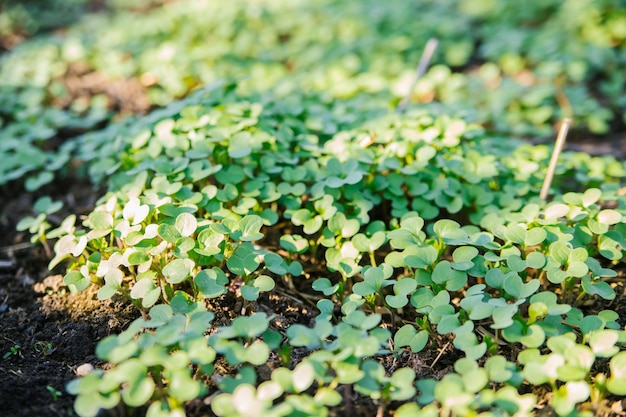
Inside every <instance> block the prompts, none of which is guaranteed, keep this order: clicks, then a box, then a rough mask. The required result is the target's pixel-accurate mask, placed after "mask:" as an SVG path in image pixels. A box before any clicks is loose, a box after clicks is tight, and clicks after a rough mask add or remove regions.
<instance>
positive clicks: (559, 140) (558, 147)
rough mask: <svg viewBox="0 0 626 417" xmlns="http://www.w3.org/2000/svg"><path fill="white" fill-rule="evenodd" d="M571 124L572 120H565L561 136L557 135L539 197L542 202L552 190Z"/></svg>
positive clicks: (560, 132) (562, 124) (560, 131)
mask: <svg viewBox="0 0 626 417" xmlns="http://www.w3.org/2000/svg"><path fill="white" fill-rule="evenodd" d="M571 123H572V120H571V119H569V118H567V119H563V122H562V123H561V128H560V129H559V134H558V135H557V137H556V143H555V144H554V150H553V151H552V158H551V159H550V165H548V171H547V172H546V178H545V179H544V180H543V186H542V187H541V193H540V194H539V197H540V198H541V199H542V200H545V199H546V198H547V197H548V191H549V190H550V185H551V184H552V179H553V178H554V171H555V170H556V164H557V163H558V161H559V155H560V154H561V151H562V150H563V145H564V144H565V138H566V137H567V131H568V130H569V127H570V125H571Z"/></svg>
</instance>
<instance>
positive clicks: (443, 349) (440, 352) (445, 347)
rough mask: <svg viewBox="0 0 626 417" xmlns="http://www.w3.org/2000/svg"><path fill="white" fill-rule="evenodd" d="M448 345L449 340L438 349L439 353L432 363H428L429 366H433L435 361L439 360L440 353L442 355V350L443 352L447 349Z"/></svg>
mask: <svg viewBox="0 0 626 417" xmlns="http://www.w3.org/2000/svg"><path fill="white" fill-rule="evenodd" d="M448 346H450V342H448V343H446V344H445V346H444V347H443V348H442V349H441V350H440V351H439V354H438V355H437V357H436V358H435V360H434V361H433V363H431V364H430V368H432V367H433V366H435V364H436V363H437V362H439V359H440V358H441V355H443V352H445V351H446V349H448Z"/></svg>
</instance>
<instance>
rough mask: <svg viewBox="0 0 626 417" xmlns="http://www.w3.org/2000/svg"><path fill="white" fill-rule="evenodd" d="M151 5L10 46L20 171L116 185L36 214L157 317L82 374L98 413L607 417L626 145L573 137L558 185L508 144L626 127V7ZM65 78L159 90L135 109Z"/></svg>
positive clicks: (535, 151) (533, 154)
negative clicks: (403, 102)
mask: <svg viewBox="0 0 626 417" xmlns="http://www.w3.org/2000/svg"><path fill="white" fill-rule="evenodd" d="M488 3H489V4H488ZM527 3H528V2H527ZM561 3H562V4H561ZM76 4H77V5H80V4H82V3H81V2H76ZM152 4H153V2H146V3H145V5H144V7H145V8H144V9H141V8H136V9H131V10H130V11H128V10H126V11H125V12H124V13H122V12H119V11H117V10H118V8H121V7H122V5H120V4H117V2H111V3H110V4H109V6H108V7H109V8H110V10H109V11H108V13H109V14H108V15H107V16H103V15H98V14H96V15H87V16H85V21H84V22H81V23H79V24H77V25H76V26H73V27H71V28H70V29H69V30H68V31H67V32H66V33H64V34H62V35H58V36H52V37H46V38H40V39H33V40H32V41H26V42H24V43H23V44H22V45H20V46H19V47H16V48H15V49H14V50H12V51H11V52H10V53H7V54H5V55H3V56H2V57H1V58H0V59H1V60H2V61H0V64H1V65H0V76H2V77H3V78H2V79H3V82H6V85H3V86H0V87H1V88H2V89H1V90H0V126H1V127H2V131H1V133H2V135H3V141H2V142H0V156H2V160H3V161H6V163H5V164H3V165H2V168H1V169H0V185H3V184H10V186H13V185H14V184H15V183H18V185H19V186H21V185H22V184H23V185H24V187H25V188H26V189H27V190H30V191H33V190H36V189H38V188H39V187H41V186H43V185H45V184H47V183H49V182H51V181H53V179H54V178H55V176H59V175H86V176H88V177H89V178H90V180H91V181H92V182H93V183H94V184H97V185H99V186H100V187H102V189H104V190H105V191H104V195H102V197H101V198H100V199H99V200H98V202H97V203H96V204H95V207H93V209H92V210H90V212H89V213H88V214H86V215H84V216H77V215H76V214H71V215H69V216H68V217H67V218H65V219H64V220H62V221H57V220H58V219H53V217H54V216H55V213H57V212H58V211H59V210H60V209H61V207H62V204H61V203H59V202H56V201H53V199H51V198H50V197H42V198H40V199H38V200H37V201H36V203H35V205H34V207H33V212H34V215H33V216H30V217H26V218H24V219H23V220H22V221H21V222H20V223H19V224H18V225H17V228H18V230H20V231H26V230H28V231H29V232H30V233H31V234H32V242H41V243H42V244H43V245H44V246H45V248H46V250H47V251H48V252H49V255H50V258H51V261H50V264H49V267H50V268H55V267H58V266H59V265H62V266H63V268H66V272H65V274H64V278H63V281H64V284H65V285H66V287H67V288H68V289H69V290H70V291H71V292H73V293H81V292H83V291H86V290H90V291H93V293H94V294H95V297H97V299H99V300H102V301H104V300H109V299H112V298H114V299H121V300H124V302H126V303H128V304H132V305H134V306H135V307H136V309H137V311H140V312H141V317H140V318H138V319H137V320H135V321H133V322H132V323H130V325H129V326H128V327H127V329H126V330H125V331H123V332H122V333H120V334H114V335H111V336H108V337H106V338H104V339H102V340H101V341H100V342H99V344H98V347H97V349H96V354H97V356H98V358H99V359H101V360H102V361H104V362H106V363H107V366H106V367H105V368H104V369H96V370H94V371H92V372H91V373H88V374H87V375H85V376H83V377H81V378H78V379H75V380H73V381H71V382H69V383H68V385H67V391H68V392H69V393H70V394H72V395H75V396H76V400H75V411H76V413H77V414H78V415H80V416H81V417H87V416H96V415H98V413H99V412H100V410H102V409H112V408H115V407H118V408H119V407H123V408H128V409H134V410H136V412H138V413H140V414H146V415H148V416H150V417H158V416H181V415H185V413H186V412H188V411H189V409H190V405H191V404H192V403H195V404H196V405H197V404H198V403H199V402H200V401H202V402H203V404H204V405H205V406H206V410H205V411H206V412H209V409H210V412H212V413H213V414H214V415H217V416H233V417H234V416H302V415H308V416H324V415H339V414H341V413H344V414H345V413H349V412H350V410H352V409H353V407H354V405H355V404H358V403H359V401H365V402H368V404H371V405H373V407H374V408H375V409H376V410H377V415H379V416H382V415H385V413H389V412H393V413H394V415H396V416H435V415H457V416H474V415H479V414H480V415H511V416H512V415H529V414H531V413H533V412H536V410H538V409H539V408H542V407H546V406H548V407H551V409H552V410H553V411H554V413H555V414H556V415H559V416H570V415H606V414H608V411H607V410H608V409H609V407H610V405H611V404H613V403H614V402H615V401H617V400H619V399H621V398H623V397H624V396H625V395H626V391H624V386H626V377H625V375H626V359H625V358H626V357H625V356H624V355H625V353H624V344H625V343H626V333H625V332H624V330H623V326H624V321H623V317H620V316H619V315H618V314H617V313H616V312H615V311H614V309H611V305H612V303H613V302H614V301H615V300H617V299H619V298H620V297H623V294H620V293H618V292H617V291H623V287H621V286H620V285H619V284H620V282H619V281H620V280H621V279H622V277H621V274H622V273H621V267H622V265H621V263H622V259H623V256H624V248H626V242H625V238H626V221H625V216H626V200H625V198H626V197H624V194H625V193H624V188H623V187H624V177H626V168H625V165H624V163H623V162H621V161H619V160H617V159H615V158H614V157H612V156H604V157H591V156H589V155H587V154H583V153H565V154H563V156H562V157H561V160H560V163H559V165H558V169H557V174H556V179H555V181H554V182H553V184H552V188H551V189H550V194H549V199H548V201H545V200H543V199H541V198H539V192H540V189H541V185H542V182H543V179H544V172H545V169H546V167H547V164H548V159H549V157H550V148H549V147H548V146H543V145H540V146H532V145H529V144H528V143H527V142H524V141H522V140H520V139H513V138H512V136H514V135H533V136H535V137H541V136H546V135H548V134H549V133H550V132H551V130H552V129H551V127H550V122H555V121H556V120H558V119H559V118H561V117H562V116H575V117H576V120H577V122H578V125H577V126H578V128H579V129H585V130H587V131H591V132H594V133H604V132H607V131H609V130H610V129H611V124H613V126H618V125H619V124H620V123H621V122H620V121H619V118H620V117H622V116H623V115H622V114H621V113H623V109H624V103H623V102H622V101H621V98H620V97H621V96H623V94H621V93H623V87H624V83H623V82H622V81H623V80H621V79H619V76H616V75H615V74H616V73H618V72H619V71H617V70H616V68H617V66H618V65H619V63H620V62H622V61H623V57H624V46H623V40H624V37H625V35H624V24H625V23H624V22H625V20H624V19H626V17H625V16H624V13H623V10H622V9H620V8H619V7H618V6H619V4H620V2H610V1H606V2H599V3H584V4H583V3H580V4H578V3H576V4H575V2H530V3H528V4H525V5H524V7H523V8H522V9H519V7H521V6H519V7H518V6H510V8H506V10H503V9H501V6H499V5H496V4H491V2H486V1H481V0H460V1H452V0H451V1H442V2H423V4H421V6H420V10H419V13H420V16H421V19H422V20H423V24H420V25H419V27H418V26H417V25H416V24H415V18H414V17H415V16H414V14H413V13H412V12H411V10H412V9H410V7H409V9H410V10H408V11H407V7H408V6H407V4H406V2H402V1H390V2H384V3H380V2H374V1H363V2H357V3H354V4H344V3H343V2H335V1H327V2H300V1H296V2H283V1H278V0H277V1H269V2H261V3H249V4H248V3H247V2H243V1H232V2H229V3H228V4H221V3H220V5H219V7H218V6H217V5H216V4H217V3H213V2H206V3H205V2H188V1H179V2H166V4H165V5H164V6H163V7H162V8H158V7H157V8H154V9H152V10H150V11H149V12H147V11H146V10H148V9H149V8H150V7H151V5H152ZM77 7H78V6H77ZM518 9H519V10H518ZM11 10H16V9H11ZM450 10H453V11H454V13H453V14H451V13H450ZM13 13H14V12H13ZM450 14H451V15H450ZM443 15H450V16H449V17H448V18H447V19H448V20H445V21H446V22H448V23H447V24H446V25H442V24H441V22H442V21H443V20H442V16H443ZM582 15H585V16H591V17H589V18H585V19H583V20H581V18H580V16H582ZM129 22H133V27H135V28H138V29H137V31H134V32H132V33H131V32H129V31H128V30H127V28H128V27H129V26H130V23H129ZM137 22H141V23H142V24H141V25H138V24H135V23H137ZM566 23H567V24H566ZM555 27H557V28H559V32H558V33H554V31H555V29H554V28H555ZM85 28H89V31H88V32H87V31H86V30H85ZM156 28H167V31H162V30H156ZM207 28H210V30H208V29H207ZM33 30H35V29H33ZM104 33H109V34H110V33H116V34H117V35H116V36H112V37H111V36H107V37H105V36H99V35H100V34H104ZM166 33H167V36H165V34H166ZM200 33H203V34H206V33H210V36H211V37H212V38H211V42H210V44H211V48H207V47H206V39H204V38H203V37H201V36H200V35H199V34H200ZM433 36H436V37H437V38H439V40H440V42H441V43H440V45H441V46H440V48H439V49H438V52H437V55H436V56H435V58H434V59H435V63H436V65H435V66H433V67H432V68H431V69H430V70H429V71H428V72H427V74H426V75H425V76H424V77H423V78H422V79H420V80H419V82H418V84H417V86H416V90H415V94H414V95H413V96H411V97H412V100H413V101H414V105H413V106H409V107H408V109H407V110H406V111H405V112H403V113H402V114H399V113H398V112H395V111H394V106H395V105H396V104H397V102H398V101H399V100H400V98H401V97H402V96H404V95H405V94H406V91H403V88H404V87H403V86H404V85H405V84H407V83H406V82H405V81H406V80H407V79H408V78H407V77H410V74H411V72H412V69H411V66H412V64H413V63H414V62H415V61H416V60H417V59H416V58H417V53H418V52H419V49H418V48H414V45H413V42H417V43H418V44H419V45H423V44H424V43H425V41H426V39H429V38H430V37H433ZM165 37H166V38H167V39H165ZM555 50H558V51H560V54H559V58H558V60H557V58H555V54H554V51H555ZM581 51H584V52H581ZM582 53H584V54H585V55H584V56H582V55H581V54H582ZM29 57H30V58H29ZM33 57H37V59H38V60H39V65H37V66H32V65H29V62H31V61H29V59H31V60H32V59H35V58H33ZM130 57H132V59H131V58H130ZM587 57H591V58H589V59H587ZM24 68H27V69H28V71H23V69H24ZM18 70H19V71H18ZM68 74H70V75H72V76H74V75H76V74H78V75H79V76H80V77H82V76H85V75H88V74H92V76H93V77H95V79H98V80H100V81H101V82H104V83H105V84H106V82H107V81H111V80H117V81H120V80H122V81H124V82H128V83H134V84H133V85H135V86H141V87H140V92H141V94H140V95H139V97H140V99H141V100H144V105H143V107H141V106H139V107H141V108H142V110H148V108H151V109H152V110H153V111H151V112H149V114H147V115H145V116H141V117H140V116H132V117H128V118H124V119H121V120H117V119H118V118H119V117H120V114H121V113H123V110H124V109H122V108H121V107H120V106H117V105H116V104H115V103H114V97H115V96H114V94H113V93H111V91H110V90H107V91H105V90H102V91H100V90H98V88H99V87H97V86H94V85H91V86H90V87H88V88H87V87H85V86H86V85H87V84H85V82H86V81H85V79H83V78H81V80H80V81H76V80H74V79H73V80H72V81H71V82H70V80H69V79H68V78H69V77H68ZM5 75H6V76H5ZM241 76H245V78H243V79H240V80H238V81H236V82H235V81H233V82H229V81H223V80H224V79H227V80H228V79H230V80H232V79H234V78H236V77H241ZM80 77H79V78H80ZM91 80H92V81H93V79H91ZM103 80H104V81H103ZM590 80H594V81H595V80H598V83H597V85H598V87H597V88H595V87H594V88H591V87H590V84H591V83H589V82H588V81H590ZM586 81H587V82H586ZM76 82H78V85H80V86H83V87H85V88H86V89H88V90H89V94H88V95H87V96H86V97H83V96H80V94H79V93H80V91H79V90H80V88H79V89H78V90H77V89H75V88H74V87H76V85H77V84H76ZM120 82H121V81H120ZM128 85H130V84H128ZM72 86H73V87H72ZM620 92H621V93H620ZM620 94H621V95H620ZM416 101H417V102H419V103H420V105H419V106H418V105H415V102H416ZM431 102H432V103H431ZM146 103H147V104H146ZM131 107H132V106H131ZM139 107H135V110H137V109H138V108H139ZM5 138H6V139H5ZM51 242H53V250H51V248H50V246H51V244H52V243H51ZM271 297H288V298H289V299H291V300H294V301H295V302H297V303H299V304H300V305H304V306H307V308H308V310H307V313H306V314H304V313H303V315H302V316H301V317H297V318H294V317H293V316H294V315H293V314H291V315H289V314H287V313H288V312H287V311H280V310H279V309H269V308H268V307H267V305H266V304H265V303H266V302H267V300H269V299H270V298H271ZM227 305H228V308H226V306H227ZM598 306H602V307H598ZM604 306H607V307H606V308H605V307H604ZM301 311H302V312H304V309H302V310H301ZM19 350H20V346H17V349H16V350H15V352H11V353H8V354H7V356H12V355H13V356H14V355H18V354H19ZM420 357H425V358H426V357H428V358H432V359H431V363H430V364H429V365H430V369H431V371H429V372H430V373H428V374H427V375H424V374H422V373H420V372H416V370H417V368H416V367H413V366H411V364H410V361H409V360H407V358H420ZM442 357H443V358H444V359H441V358H442ZM440 360H441V362H443V361H447V363H448V365H449V366H448V368H447V371H448V372H446V368H445V366H442V367H441V369H439V370H438V368H437V364H438V362H439V363H440V364H441V362H440ZM444 374H445V375H444ZM55 392H56V391H55ZM546 393H549V394H548V395H546Z"/></svg>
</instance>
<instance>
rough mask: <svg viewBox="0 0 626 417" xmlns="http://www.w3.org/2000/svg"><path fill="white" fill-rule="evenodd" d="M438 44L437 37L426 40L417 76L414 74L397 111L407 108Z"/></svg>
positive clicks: (416, 70)
mask: <svg viewBox="0 0 626 417" xmlns="http://www.w3.org/2000/svg"><path fill="white" fill-rule="evenodd" d="M437 45H439V40H437V38H430V39H429V40H428V42H426V46H425V47H424V52H422V57H421V58H420V62H419V64H417V68H416V69H415V76H413V81H412V82H411V87H410V88H409V91H408V92H407V93H406V95H405V96H404V98H403V99H402V101H401V102H400V104H398V107H397V108H396V111H397V112H398V113H403V112H404V110H405V109H406V106H407V104H409V99H410V98H411V95H412V94H413V90H415V86H416V85H417V82H418V81H419V79H420V78H422V76H423V75H424V74H425V73H426V69H427V68H428V64H429V63H430V59H431V58H432V57H433V54H434V53H435V49H437Z"/></svg>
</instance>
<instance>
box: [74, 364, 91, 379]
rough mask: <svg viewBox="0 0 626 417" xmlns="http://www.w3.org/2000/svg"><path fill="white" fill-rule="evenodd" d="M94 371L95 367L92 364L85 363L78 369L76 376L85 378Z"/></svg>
mask: <svg viewBox="0 0 626 417" xmlns="http://www.w3.org/2000/svg"><path fill="white" fill-rule="evenodd" d="M91 371H93V365H92V364H90V363H83V364H82V365H80V366H79V367H78V368H76V375H78V376H85V375H87V374H89V373H91Z"/></svg>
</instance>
